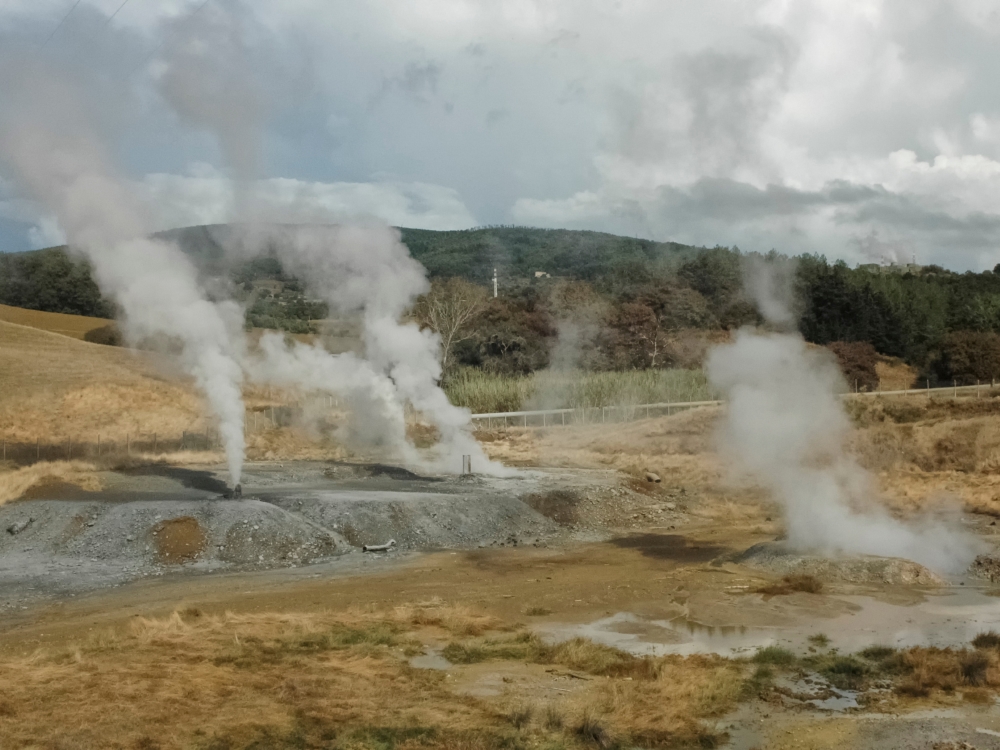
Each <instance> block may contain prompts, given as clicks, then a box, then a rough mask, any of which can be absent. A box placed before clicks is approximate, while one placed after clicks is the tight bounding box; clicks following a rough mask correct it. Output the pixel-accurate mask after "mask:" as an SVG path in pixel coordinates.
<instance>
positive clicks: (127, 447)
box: [125, 432, 132, 456]
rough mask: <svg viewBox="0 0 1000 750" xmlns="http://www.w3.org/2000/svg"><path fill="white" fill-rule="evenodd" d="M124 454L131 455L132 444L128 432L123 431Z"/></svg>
mask: <svg viewBox="0 0 1000 750" xmlns="http://www.w3.org/2000/svg"><path fill="white" fill-rule="evenodd" d="M125 455H126V456H130V455H132V444H131V443H130V442H129V439H128V433H127V432H126V433H125Z"/></svg>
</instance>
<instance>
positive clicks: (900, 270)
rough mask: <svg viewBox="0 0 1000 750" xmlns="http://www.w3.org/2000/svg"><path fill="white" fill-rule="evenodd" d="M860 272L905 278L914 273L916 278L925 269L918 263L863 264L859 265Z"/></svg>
mask: <svg viewBox="0 0 1000 750" xmlns="http://www.w3.org/2000/svg"><path fill="white" fill-rule="evenodd" d="M858 270H859V271H868V273H874V274H881V275H883V276H887V275H896V276H903V275H904V274H908V273H912V274H913V275H914V276H916V275H918V274H919V273H921V272H922V271H923V270H924V267H923V266H921V265H918V264H917V263H888V264H886V265H882V264H880V263H861V264H859V265H858Z"/></svg>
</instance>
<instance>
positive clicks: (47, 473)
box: [0, 461, 101, 505]
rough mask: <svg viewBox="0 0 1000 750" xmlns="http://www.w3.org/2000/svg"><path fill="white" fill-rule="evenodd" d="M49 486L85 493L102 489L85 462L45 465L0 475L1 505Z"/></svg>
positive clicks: (48, 463)
mask: <svg viewBox="0 0 1000 750" xmlns="http://www.w3.org/2000/svg"><path fill="white" fill-rule="evenodd" d="M51 484H73V485H76V486H78V487H80V488H81V489H84V490H87V491H88V492H97V491H98V490H100V489H101V481H100V479H99V478H98V476H97V467H96V466H94V464H91V463H88V462H85V461H53V462H47V461H46V462H42V463H37V464H33V465H32V466H25V467H23V468H20V469H15V470H14V471H8V472H4V473H0V505H4V504H6V503H9V502H11V501H12V500H17V499H18V498H20V497H22V496H24V495H25V494H28V493H30V491H31V490H32V489H35V488H38V487H43V486H45V485H51Z"/></svg>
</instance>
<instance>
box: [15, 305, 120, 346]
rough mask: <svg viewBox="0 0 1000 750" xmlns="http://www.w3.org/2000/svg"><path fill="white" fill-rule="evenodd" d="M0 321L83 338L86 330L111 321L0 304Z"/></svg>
mask: <svg viewBox="0 0 1000 750" xmlns="http://www.w3.org/2000/svg"><path fill="white" fill-rule="evenodd" d="M0 321H4V322H5V323H17V324H18V325H22V326H29V327H31V328H40V329H41V330H43V331H50V332H52V333H59V334H62V335H63V336H69V337H70V338H74V339H83V337H84V335H85V334H86V333H87V332H88V331H92V330H94V329H95V328H100V327H102V326H106V325H108V324H109V323H111V322H112V321H110V320H108V319H106V318H89V317H86V316H84V315H66V314H65V313H53V312H42V311H41V310H26V309H24V308H23V307H10V306H9V305H0Z"/></svg>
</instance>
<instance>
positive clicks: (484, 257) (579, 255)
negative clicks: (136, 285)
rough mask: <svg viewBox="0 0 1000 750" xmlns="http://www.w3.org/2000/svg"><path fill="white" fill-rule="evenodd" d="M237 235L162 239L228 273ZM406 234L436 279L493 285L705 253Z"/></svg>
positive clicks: (561, 240) (589, 237)
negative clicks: (539, 274) (499, 279)
mask: <svg viewBox="0 0 1000 750" xmlns="http://www.w3.org/2000/svg"><path fill="white" fill-rule="evenodd" d="M231 231H232V229H231V227H230V226H228V225H225V224H214V225H206V226H197V227H184V228H183V229H172V230H169V231H166V232H161V233H159V234H158V235H157V236H159V237H164V238H166V239H170V240H173V241H175V242H177V243H178V244H179V245H180V247H181V248H183V249H184V251H185V252H186V253H188V254H189V255H190V256H191V257H193V258H196V259H197V261H198V264H199V266H201V267H202V268H204V269H207V270H209V271H211V272H221V271H222V270H223V269H224V266H225V251H224V249H223V248H224V245H225V241H226V235H227V234H228V233H229V232H231ZM400 232H401V234H402V238H403V243H404V244H405V245H406V246H407V247H408V248H409V250H410V253H411V254H412V255H413V257H414V258H416V259H417V260H419V261H420V262H421V263H422V264H423V265H424V267H425V268H426V269H427V271H428V273H429V274H430V276H431V277H432V278H433V277H438V276H461V277H464V278H467V279H469V280H470V281H476V282H479V283H486V282H487V281H489V280H490V279H491V278H492V276H493V269H494V268H496V269H497V270H498V273H500V274H501V275H502V276H504V277H506V278H511V277H514V278H521V279H526V278H531V277H533V276H534V274H535V272H536V271H544V272H546V273H549V274H550V275H552V276H561V277H566V278H573V279H585V280H588V281H589V280H593V279H597V278H600V277H602V276H607V275H609V274H613V273H615V272H620V271H622V270H623V269H624V270H627V269H629V268H634V267H637V266H641V267H647V266H649V265H651V264H652V265H657V266H665V267H669V268H676V267H677V266H679V265H680V264H682V263H684V262H685V261H687V260H690V259H691V258H693V257H695V256H696V255H697V254H698V253H699V252H700V251H702V250H704V248H699V247H691V246H689V245H681V244H678V243H676V242H652V241H651V240H639V239H634V238H632V237H619V236H617V235H614V234H606V233H604V232H587V231H579V230H571V229H533V228H530V227H485V228H481V229H467V230H457V231H447V232H438V231H434V230H430V229H406V228H400ZM272 273H280V269H279V270H277V271H274V270H272ZM255 278H264V276H261V275H258V276H255Z"/></svg>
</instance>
